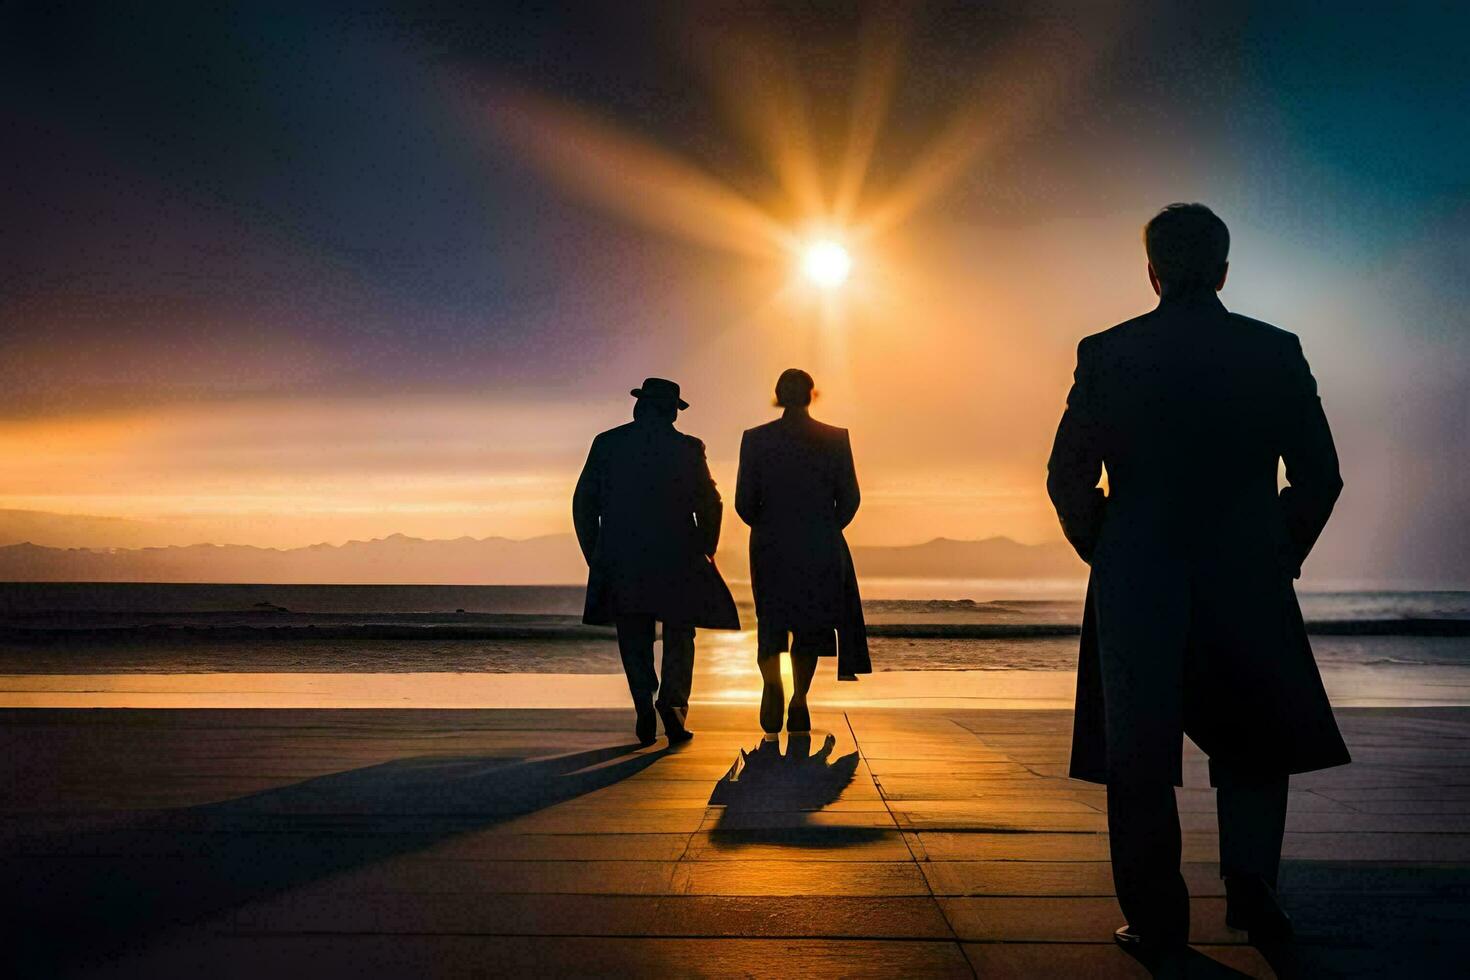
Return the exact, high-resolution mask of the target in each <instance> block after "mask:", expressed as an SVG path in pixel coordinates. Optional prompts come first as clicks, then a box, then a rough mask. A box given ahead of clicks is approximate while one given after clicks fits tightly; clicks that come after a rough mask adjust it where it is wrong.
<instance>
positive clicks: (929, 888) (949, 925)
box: [842, 711, 980, 980]
mask: <svg viewBox="0 0 1470 980" xmlns="http://www.w3.org/2000/svg"><path fill="white" fill-rule="evenodd" d="M842 721H843V722H844V723H845V724H846V725H847V733H848V734H849V735H850V736H852V744H853V746H854V747H855V748H856V749H857V751H858V758H860V759H862V760H863V765H864V766H866V767H867V770H868V778H869V779H871V780H872V781H873V788H874V789H876V790H877V791H878V798H879V799H880V800H882V801H883V809H884V811H886V812H887V814H888V819H890V820H892V821H893V829H894V830H895V831H897V832H898V835H899V837H900V838H901V839H902V840H903V846H904V849H905V850H906V851H908V852H909V860H910V861H912V862H913V864H914V870H915V871H917V872H918V873H919V877H920V878H921V879H923V882H924V891H925V892H927V893H928V895H929V901H931V902H933V903H934V910H935V911H936V912H938V913H939V918H940V920H941V921H942V922H943V923H944V928H946V929H948V930H949V935H950V941H952V942H953V943H954V945H955V948H956V949H957V950H959V954H960V958H961V959H962V960H963V961H964V963H965V966H967V967H968V968H969V970H970V975H971V976H973V977H976V978H977V980H978V978H979V976H980V974H979V973H977V972H976V970H975V964H974V963H973V962H971V960H970V957H969V956H967V955H965V947H964V944H962V943H961V942H960V937H959V933H957V932H955V928H954V923H953V922H951V921H949V916H948V915H946V914H945V912H944V906H943V905H941V904H940V902H939V897H938V896H937V895H935V894H934V886H933V885H932V884H931V883H930V881H929V876H928V875H926V874H924V868H923V867H922V864H923V863H928V862H927V861H925V862H922V863H921V862H920V861H919V857H918V855H917V854H915V853H914V846H913V844H911V843H910V842H909V834H908V832H907V831H905V830H904V828H903V827H902V826H900V825H899V822H898V817H897V816H896V815H895V814H894V812H893V807H892V806H891V805H890V804H889V801H888V794H887V793H886V792H884V790H883V784H882V783H881V782H879V780H878V777H877V776H876V775H875V774H874V773H873V767H872V765H871V764H870V763H869V762H868V753H867V752H865V751H863V744H862V742H860V741H859V740H858V736H857V730H856V729H855V728H853V727H852V718H851V716H850V715H849V714H848V712H846V711H844V712H843V713H842ZM925 857H926V858H927V857H928V855H927V854H926V855H925Z"/></svg>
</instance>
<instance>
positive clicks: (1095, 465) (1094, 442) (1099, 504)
mask: <svg viewBox="0 0 1470 980" xmlns="http://www.w3.org/2000/svg"><path fill="white" fill-rule="evenodd" d="M1088 351H1089V347H1088V342H1087V341H1086V340H1083V341H1082V343H1080V344H1078V345H1077V370H1076V372H1075V373H1074V374H1073V380H1072V390H1071V391H1070V392H1069V393H1068V394H1067V408H1066V410H1065V411H1064V412H1063V413H1062V421H1061V424H1060V425H1058V426H1057V437H1056V440H1055V441H1054V442H1053V443H1052V447H1051V459H1050V460H1048V461H1047V464H1046V470H1047V476H1046V491H1047V493H1048V495H1050V497H1051V502H1052V506H1054V507H1055V508H1056V511H1057V517H1058V518H1059V519H1060V520H1061V522H1062V533H1063V534H1065V535H1066V536H1067V540H1068V541H1070V542H1071V543H1072V547H1073V548H1075V549H1076V550H1077V554H1078V555H1079V556H1081V558H1082V560H1083V561H1085V562H1087V563H1088V564H1091V563H1092V551H1093V549H1094V548H1096V547H1097V537H1098V532H1099V531H1100V530H1101V528H1102V518H1103V510H1104V508H1105V507H1106V506H1107V497H1106V496H1105V495H1104V494H1103V492H1102V490H1101V489H1099V487H1098V485H1097V482H1098V479H1099V478H1100V477H1101V476H1102V466H1103V457H1102V444H1101V441H1100V439H1099V438H1098V435H1099V425H1098V419H1097V418H1096V417H1095V412H1096V406H1095V405H1094V403H1093V401H1094V399H1093V394H1092V388H1091V384H1092V372H1091V370H1090V369H1089V365H1088V360H1089V358H1088Z"/></svg>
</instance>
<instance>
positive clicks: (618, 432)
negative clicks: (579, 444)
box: [592, 422, 633, 446]
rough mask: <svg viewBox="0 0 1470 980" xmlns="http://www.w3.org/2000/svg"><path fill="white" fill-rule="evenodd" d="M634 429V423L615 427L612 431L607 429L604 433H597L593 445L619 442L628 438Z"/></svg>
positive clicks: (625, 423)
mask: <svg viewBox="0 0 1470 980" xmlns="http://www.w3.org/2000/svg"><path fill="white" fill-rule="evenodd" d="M632 429H633V423H632V422H624V423H623V424H622V425H617V426H613V427H612V428H611V429H606V430H604V431H602V432H599V433H597V435H596V436H594V437H593V438H592V445H594V446H595V445H597V444H598V443H599V442H600V443H603V444H607V443H613V442H618V441H619V440H621V439H625V438H627V436H628V433H629V432H631V431H632Z"/></svg>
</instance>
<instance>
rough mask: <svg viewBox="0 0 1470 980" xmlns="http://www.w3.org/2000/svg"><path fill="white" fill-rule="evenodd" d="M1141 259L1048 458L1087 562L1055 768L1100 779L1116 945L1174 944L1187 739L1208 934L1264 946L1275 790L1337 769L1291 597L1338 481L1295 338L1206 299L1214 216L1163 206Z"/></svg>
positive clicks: (1221, 237)
mask: <svg viewBox="0 0 1470 980" xmlns="http://www.w3.org/2000/svg"><path fill="white" fill-rule="evenodd" d="M1145 246H1146V250H1147V252H1148V260H1149V267H1148V272H1149V279H1150V282H1151V283H1152V284H1153V287H1154V290H1155V292H1157V293H1158V294H1159V297H1160V301H1159V305H1158V307H1157V308H1156V309H1155V310H1154V311H1153V312H1151V313H1147V314H1144V315H1143V316H1140V317H1137V318H1136V319H1133V320H1129V321H1127V322H1126V323H1122V324H1119V325H1118V326H1116V327H1113V328H1112V329H1110V330H1106V331H1104V332H1102V333H1100V334H1096V335H1094V336H1091V337H1088V338H1086V339H1084V340H1083V341H1082V343H1081V345H1080V346H1079V347H1078V350H1077V371H1076V377H1075V383H1074V385H1073V387H1072V390H1071V393H1070V394H1069V395H1068V397H1067V408H1066V412H1065V413H1064V414H1063V416H1062V421H1061V425H1060V427H1059V428H1058V430H1057V436H1056V443H1055V445H1054V447H1053V449H1052V454H1051V461H1050V464H1049V477H1048V480H1047V488H1048V491H1049V492H1050V495H1051V499H1052V502H1053V503H1054V504H1055V506H1056V510H1057V514H1058V516H1059V517H1060V519H1061V524H1062V529H1063V531H1064V533H1065V534H1066V536H1067V538H1068V540H1069V541H1071V543H1072V544H1073V546H1074V547H1075V548H1076V549H1077V553H1078V554H1079V555H1081V557H1082V559H1083V560H1084V561H1086V562H1088V563H1089V564H1090V565H1091V566H1092V575H1091V579H1090V581H1089V584H1088V596H1087V603H1086V608H1085V612H1084V616H1083V637H1082V648H1081V655H1080V660H1079V664H1078V672H1077V707H1076V717H1075V721H1074V729H1073V736H1072V765H1071V774H1072V776H1073V777H1075V778H1077V779H1085V780H1090V781H1093V782H1101V783H1106V784H1107V786H1108V827H1109V831H1110V834H1111V844H1112V858H1113V876H1114V881H1115V884H1116V887H1117V894H1118V902H1119V904H1120V905H1121V906H1122V909H1123V912H1124V914H1125V916H1126V918H1127V921H1128V925H1126V926H1124V928H1122V929H1120V930H1119V931H1118V933H1117V940H1118V942H1120V943H1123V944H1125V945H1126V944H1136V945H1137V947H1138V948H1143V949H1147V948H1159V949H1170V948H1177V947H1178V945H1179V944H1181V943H1183V942H1185V941H1186V940H1187V936H1188V928H1189V896H1188V892H1187V891H1186V889H1185V886H1184V880H1183V878H1182V877H1181V876H1180V874H1179V859H1180V832H1179V816H1178V811H1177V807H1176V803H1175V798H1174V789H1173V788H1174V787H1175V786H1178V785H1181V753H1182V741H1183V739H1182V736H1183V735H1184V734H1186V733H1187V734H1188V735H1189V737H1190V738H1191V739H1192V740H1193V741H1194V742H1195V744H1197V745H1198V746H1199V747H1200V748H1201V749H1202V750H1203V751H1204V752H1205V753H1206V754H1207V755H1208V756H1209V757H1210V780H1211V783H1212V785H1214V786H1216V787H1218V791H1219V793H1218V800H1217V806H1218V811H1219V824H1220V870H1221V875H1222V876H1223V877H1224V878H1225V885H1226V891H1227V902H1228V911H1227V922H1228V923H1229V924H1230V925H1231V926H1233V927H1236V928H1245V929H1249V930H1251V931H1252V933H1253V934H1256V935H1257V937H1258V938H1260V939H1263V940H1265V939H1271V938H1275V939H1280V938H1283V937H1286V936H1289V935H1290V920H1289V919H1287V917H1286V915H1285V913H1284V912H1282V911H1281V909H1280V906H1279V905H1278V904H1277V901H1276V897H1275V885H1276V875H1277V869H1278V866H1279V864H1280V857H1281V839H1282V833H1283V829H1284V825H1285V819H1286V798H1287V796H1286V788H1287V777H1288V775H1289V774H1290V773H1298V772H1306V771H1309V770H1313V769H1322V768H1326V767H1329V766H1337V765H1342V764H1343V763H1346V762H1347V761H1348V752H1347V748H1346V746H1344V744H1343V741H1342V737H1341V735H1340V734H1339V733H1338V729H1337V724H1336V722H1335V720H1334V719H1333V715H1332V708H1331V705H1330V704H1329V703H1328V700H1327V695H1326V693H1325V691H1324V690H1323V687H1322V681H1321V678H1320V676H1319V675H1318V673H1317V666H1316V663H1315V662H1314V660H1313V658H1312V651H1311V648H1310V647H1309V646H1308V643H1307V636H1306V630H1305V629H1304V627H1303V623H1302V617H1301V611H1300V609H1299V607H1298V605H1297V600H1296V593H1295V591H1294V589H1293V585H1292V580H1293V578H1295V577H1297V576H1298V575H1300V571H1301V565H1302V561H1303V560H1304V559H1305V558H1306V557H1307V553H1308V552H1309V551H1310V550H1311V547H1312V545H1313V543H1314V542H1315V541H1316V539H1317V536H1318V534H1320V533H1321V531H1322V528H1323V526H1324V525H1325V524H1326V522H1327V518H1328V515H1329V514H1330V513H1331V512H1332V507H1333V504H1334V503H1335V502H1336V500H1337V496H1338V494H1339V492H1340V491H1341V489H1342V480H1341V478H1340V476H1339V474H1338V463H1337V453H1336V450H1335V449H1334V447H1333V442H1332V434H1331V431H1330V430H1329V429H1328V425H1327V419H1326V416H1325V415H1324V414H1323V411H1322V404H1321V401H1320V400H1319V398H1318V396H1317V388H1316V383H1315V382H1314V380H1313V379H1312V374H1311V371H1310V370H1309V369H1308V367H1307V362H1306V359H1305V358H1304V357H1303V356H1302V349H1301V344H1300V342H1299V341H1298V340H1297V338H1296V337H1295V336H1294V335H1292V334H1290V333H1287V332H1285V331H1283V330H1279V329H1277V328H1276V327H1272V326H1269V325H1267V324H1265V323H1261V322H1259V321H1256V320H1251V319H1248V318H1246V317H1243V316H1239V315H1237V314H1233V313H1230V312H1228V311H1227V310H1226V309H1225V307H1224V306H1223V305H1221V303H1220V300H1219V298H1218V297H1217V296H1216V293H1217V291H1218V290H1219V289H1220V288H1221V287H1222V286H1223V285H1224V282H1225V274H1226V271H1227V268H1228V265H1227V256H1228V250H1229V232H1228V231H1227V230H1226V228H1225V224H1224V222H1222V221H1221V220H1220V219H1219V218H1218V217H1216V216H1215V214H1214V213H1212V212H1211V211H1210V210H1209V209H1208V208H1206V207H1204V206H1203V205H1199V204H1189V205H1171V206H1170V207H1168V208H1165V209H1164V210H1163V211H1162V212H1160V213H1159V214H1158V215H1157V216H1156V217H1155V218H1154V219H1153V220H1152V221H1150V222H1149V225H1148V227H1147V228H1146V230H1145ZM1278 461H1284V462H1285V473H1286V479H1287V480H1288V481H1289V483H1290V486H1289V487H1288V488H1287V489H1285V490H1282V491H1280V493H1279V494H1278ZM1104 467H1106V475H1107V484H1108V490H1107V493H1106V495H1104V492H1103V491H1102V490H1101V489H1098V483H1099V479H1100V477H1101V475H1102V473H1103V470H1104Z"/></svg>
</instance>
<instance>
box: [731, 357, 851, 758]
mask: <svg viewBox="0 0 1470 980" xmlns="http://www.w3.org/2000/svg"><path fill="white" fill-rule="evenodd" d="M815 393H816V383H815V382H814V381H813V380H812V376H811V375H810V374H807V373H806V372H805V371H803V370H801V369H800V368H788V369H786V370H785V371H782V372H781V376H780V378H778V379H777V380H776V404H777V406H779V407H780V408H781V409H782V413H781V417H780V418H778V419H776V420H774V421H771V422H767V423H766V424H765V425H758V426H756V427H755V428H754V429H750V430H748V431H747V432H746V433H745V436H744V438H743V439H742V440H741V442H740V472H739V475H738V476H737V477H736V479H735V512H736V513H737V514H739V515H740V517H741V518H742V519H743V520H744V521H745V523H747V524H749V525H750V586H751V589H752V591H753V592H754V593H755V615H756V620H757V622H756V655H755V656H756V664H757V666H759V667H760V672H761V678H762V680H763V682H764V683H763V686H762V690H761V710H760V721H761V728H762V729H764V730H765V732H766V733H767V734H769V735H774V734H777V733H779V732H780V731H781V707H782V704H781V702H782V697H783V692H782V685H781V654H782V653H783V652H784V651H785V650H786V649H787V648H788V646H789V647H790V650H791V677H792V682H793V685H794V687H795V690H794V691H793V692H792V694H791V703H790V704H789V705H788V706H787V709H786V729H787V731H789V732H793V733H799V732H807V731H811V727H812V718H811V711H810V709H809V708H808V706H807V692H808V691H809V690H810V689H811V684H812V678H813V677H814V676H815V675H816V672H817V658H819V657H825V656H835V657H836V658H837V676H838V679H839V680H854V681H855V680H857V675H858V674H868V673H872V670H873V668H872V664H871V663H870V661H869V658H868V633H867V628H866V626H865V624H864V622H863V604H862V598H861V597H860V595H859V594H858V582H857V572H856V571H855V570H854V568H853V564H852V554H851V552H850V551H849V550H848V547H847V540H846V538H845V537H843V534H842V532H843V529H844V528H846V527H847V525H848V524H850V523H851V522H852V519H853V517H854V516H855V515H856V514H857V510H858V504H859V503H860V502H861V500H862V495H861V494H860V493H859V491H858V480H857V468H856V467H855V466H854V465H853V461H852V443H851V442H850V441H849V439H848V436H847V430H846V429H839V428H837V427H836V426H834V425H825V424H823V423H821V422H818V421H817V420H816V419H814V418H812V414H811V404H812V398H813V397H814V395H815Z"/></svg>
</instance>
